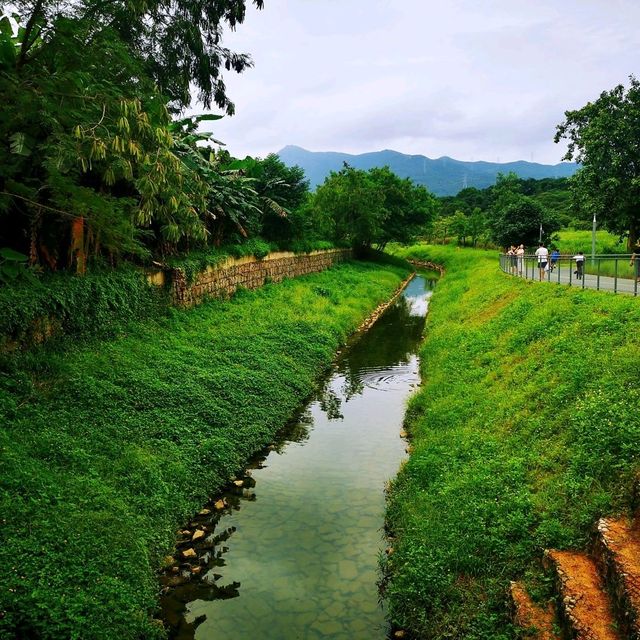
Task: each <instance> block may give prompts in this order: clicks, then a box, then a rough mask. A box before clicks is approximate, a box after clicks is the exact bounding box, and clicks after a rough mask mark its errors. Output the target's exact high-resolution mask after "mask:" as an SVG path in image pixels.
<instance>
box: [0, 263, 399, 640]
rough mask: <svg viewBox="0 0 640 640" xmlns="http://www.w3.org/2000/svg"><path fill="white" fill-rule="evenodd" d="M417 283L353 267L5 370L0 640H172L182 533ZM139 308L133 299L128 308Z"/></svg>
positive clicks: (22, 360)
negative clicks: (175, 566) (165, 589)
mask: <svg viewBox="0 0 640 640" xmlns="http://www.w3.org/2000/svg"><path fill="white" fill-rule="evenodd" d="M404 274H406V269H402V268H399V267H393V266H389V265H387V266H381V265H373V264H366V263H349V264H345V265H342V266H340V267H336V268H334V269H332V270H329V271H327V272H324V273H321V274H314V275H311V276H307V277H304V278H300V279H295V280H287V281H285V282H283V283H282V284H279V285H277V286H274V285H271V286H266V287H264V288H263V289H260V290H258V291H256V292H253V293H248V292H242V293H240V294H239V295H237V296H236V297H234V298H233V299H232V300H229V301H224V302H222V301H212V302H209V303H206V304H203V305H202V306H200V307H198V308H196V309H193V310H190V311H177V310H170V311H169V312H166V311H165V312H164V313H161V312H160V307H156V309H157V312H156V314H155V316H151V317H149V318H148V319H147V320H146V321H145V322H141V321H136V322H133V321H132V322H130V323H128V324H125V323H124V322H123V321H122V319H121V320H120V322H119V324H118V323H115V322H114V324H113V326H112V327H111V331H112V337H111V338H110V339H109V340H104V339H102V340H89V339H83V340H80V341H79V340H77V339H76V340H75V341H74V340H71V339H70V338H69V339H67V340H66V341H62V342H59V343H57V344H53V343H51V344H48V345H47V346H46V347H42V348H39V349H34V350H31V351H29V352H24V353H15V354H14V355H12V356H10V355H5V356H4V357H3V358H2V362H1V368H0V424H1V425H2V430H1V432H0V438H1V443H0V449H1V451H2V474H1V476H0V483H1V484H0V514H1V515H0V528H1V530H2V534H1V535H2V540H3V545H2V548H1V549H0V556H1V561H2V564H3V566H4V567H5V571H4V572H3V574H2V577H1V578H0V612H1V614H0V637H2V638H14V637H16V635H17V637H39V638H43V639H46V638H59V639H65V640H66V639H68V638H91V639H92V640H100V639H105V640H106V639H109V640H110V639H112V638H139V637H145V638H151V637H155V636H156V635H159V633H160V631H159V629H158V627H157V626H156V625H154V624H152V622H151V613H152V612H153V609H154V606H155V596H156V593H157V590H158V587H157V583H156V579H155V571H156V570H157V569H158V568H159V566H160V562H161V558H162V556H163V555H165V554H166V553H168V552H170V551H171V549H172V542H173V541H174V532H175V531H176V529H177V528H178V527H179V526H180V525H181V524H182V523H183V522H184V521H186V520H187V519H188V518H189V516H190V515H191V514H192V513H194V512H195V511H197V510H198V509H199V508H200V507H201V505H202V504H203V502H204V501H205V500H206V499H207V497H208V496H210V495H212V493H213V492H215V490H216V489H217V488H219V487H220V486H221V485H222V484H223V483H225V482H226V481H227V480H228V478H229V477H230V475H231V474H232V473H235V472H237V471H238V470H239V469H240V468H241V465H242V464H243V463H244V461H245V460H246V459H247V457H248V456H249V455H250V454H251V453H253V452H254V451H256V450H257V449H258V448H260V447H262V446H264V445H265V444H267V443H268V442H270V439H271V438H272V437H273V435H274V433H275V432H276V431H277V430H278V429H279V428H280V427H281V426H282V425H283V424H284V423H285V421H286V420H287V419H288V418H289V417H290V416H291V415H292V413H293V411H294V410H295V409H296V407H297V406H299V404H300V403H301V401H302V400H303V399H304V398H305V397H306V396H307V395H308V394H309V393H310V392H311V391H312V389H313V385H314V382H315V381H316V380H317V378H318V376H319V375H320V374H321V373H322V372H323V371H324V370H325V369H326V367H327V366H328V364H329V363H330V361H331V359H332V356H333V353H334V352H335V350H336V348H337V347H338V346H339V345H340V344H341V343H342V342H343V341H344V340H345V338H346V336H347V335H348V334H349V332H351V331H353V329H354V328H355V327H356V326H357V325H358V323H359V322H360V321H361V320H362V319H363V317H364V316H365V315H366V313H367V312H369V311H370V310H371V309H372V308H373V307H374V306H375V305H376V304H377V303H379V302H381V301H382V300H384V299H386V298H388V297H389V295H390V294H391V292H392V291H393V290H394V289H395V288H396V287H397V285H398V283H399V282H400V280H401V278H402V277H403V276H404ZM74 281H80V282H88V281H89V280H88V279H80V280H77V279H74ZM104 282H105V283H106V282H108V281H107V280H105V281H104ZM115 285H116V283H115V282H112V286H115ZM105 286H106V284H105ZM138 294H139V291H137V290H136V288H135V287H132V288H131V289H130V290H127V289H126V288H122V290H121V297H122V300H121V301H120V304H121V305H122V308H123V309H124V307H125V306H126V304H128V303H127V302H126V300H127V299H128V298H129V297H135V296H137V295H138ZM129 306H131V307H133V306H134V305H133V303H131V304H130V305H129ZM75 311H76V313H78V314H79V313H81V312H82V313H84V312H85V308H84V307H83V306H82V305H79V306H78V308H77V309H76V310H75ZM86 312H87V314H89V315H90V314H91V313H93V312H92V311H91V310H90V309H87V310H86ZM116 315H117V314H116ZM99 316H100V314H99V313H98V314H97V316H96V318H93V317H92V316H91V317H89V319H88V320H87V324H88V326H89V327H91V326H94V324H95V322H96V321H97V320H99ZM76 320H77V321H79V318H76Z"/></svg>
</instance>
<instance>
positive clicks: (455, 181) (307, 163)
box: [277, 145, 579, 196]
mask: <svg viewBox="0 0 640 640" xmlns="http://www.w3.org/2000/svg"><path fill="white" fill-rule="evenodd" d="M277 155H278V156H279V157H280V160H282V162H284V163H285V164H286V165H287V166H289V167H292V166H294V165H298V166H299V167H302V169H304V172H305V174H306V176H307V178H308V180H309V183H310V186H311V189H315V187H316V186H317V185H319V184H322V183H323V182H324V179H325V178H326V177H327V176H328V175H329V172H330V171H339V170H340V169H342V167H343V163H345V162H347V163H348V164H349V165H350V166H352V167H354V168H355V169H364V170H368V169H372V168H373V167H384V166H388V167H389V168H390V169H391V171H393V172H394V173H395V174H396V175H398V176H400V177H401V178H411V180H413V181H414V182H415V183H416V184H422V185H424V186H425V187H427V189H429V191H431V192H432V193H434V194H435V195H437V196H450V195H455V194H456V193H458V192H459V191H460V190H461V189H464V188H465V187H476V188H477V189H484V188H485V187H489V186H491V185H492V184H495V181H496V177H497V175H498V174H499V173H505V174H506V173H509V172H511V171H512V172H514V173H515V174H517V175H518V176H519V177H521V178H535V179H537V180H540V179H542V178H566V177H568V176H571V175H573V174H574V173H575V172H576V171H577V170H578V168H579V165H577V164H575V163H573V162H561V163H559V164H554V165H549V164H538V163H536V162H526V161H524V160H519V161H517V162H505V163H498V162H464V161H461V160H454V159H453V158H449V157H447V156H443V157H441V158H436V159H435V160H433V159H431V158H427V157H426V156H420V155H406V154H404V153H399V152H398V151H391V150H388V149H387V150H384V151H374V152H371V153H361V154H359V155H352V154H349V153H339V152H334V151H307V150H306V149H303V148H302V147H296V146H294V145H288V146H286V147H284V149H281V150H280V151H278V154H277Z"/></svg>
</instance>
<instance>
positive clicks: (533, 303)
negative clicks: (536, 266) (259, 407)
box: [384, 246, 640, 640]
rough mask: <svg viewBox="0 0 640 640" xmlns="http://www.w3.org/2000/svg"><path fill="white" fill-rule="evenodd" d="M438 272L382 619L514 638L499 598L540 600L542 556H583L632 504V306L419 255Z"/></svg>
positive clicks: (451, 251)
mask: <svg viewBox="0 0 640 640" xmlns="http://www.w3.org/2000/svg"><path fill="white" fill-rule="evenodd" d="M398 253H399V254H400V255H402V256H404V257H413V258H418V259H422V260H426V259H428V260H433V261H434V262H438V263H440V264H443V265H444V266H445V267H446V275H445V276H444V278H442V279H441V281H440V282H439V283H438V286H437V288H436V291H435V293H434V296H433V298H432V301H431V305H430V311H429V316H428V319H427V326H426V340H425V343H424V345H423V348H422V351H421V370H422V376H423V386H422V387H421V389H420V392H419V393H418V394H417V395H416V396H414V397H413V399H412V401H411V403H410V406H409V409H408V413H407V420H406V423H407V429H408V431H409V432H410V434H411V438H412V453H411V456H410V459H409V461H408V462H407V464H406V465H405V466H404V467H403V469H402V470H401V472H400V473H399V475H398V477H397V479H396V480H395V482H394V483H393V485H392V487H391V489H390V493H389V502H388V513H387V521H388V526H389V527H390V530H391V533H392V534H393V535H394V536H395V539H394V541H393V543H392V545H393V548H394V552H393V553H392V554H391V555H389V556H388V559H387V560H386V561H385V566H384V570H385V571H386V572H387V574H388V576H389V578H388V583H387V584H386V595H387V599H388V602H389V612H390V616H391V619H392V621H393V622H394V623H395V624H396V625H398V626H399V627H401V628H404V629H408V630H410V631H411V632H412V633H413V634H414V635H415V637H428V638H438V639H444V638H447V639H452V638H466V639H469V638H476V639H478V640H479V639H480V638H483V639H486V638H492V639H496V640H497V639H506V638H515V637H517V633H516V631H515V630H514V629H512V627H511V626H510V623H509V616H508V612H507V588H508V584H509V581H510V580H513V579H517V578H520V577H522V576H525V578H526V580H527V581H528V583H529V585H533V586H534V587H535V591H536V593H537V594H538V596H539V597H543V596H544V593H545V579H544V576H543V573H542V570H541V567H540V559H541V556H542V551H543V549H544V548H553V547H556V548H581V547H583V546H584V545H585V544H586V542H587V540H588V538H589V535H590V531H591V530H592V527H593V525H594V523H595V521H596V519H597V518H598V517H599V516H601V515H604V514H612V513H616V512H623V511H625V510H627V509H629V506H630V500H631V484H632V477H633V475H634V472H636V471H637V470H638V467H639V466H640V422H639V421H638V419H637V407H638V406H639V402H640V390H639V389H638V384H637V380H638V366H637V364H638V361H639V358H640V340H639V338H638V335H639V334H638V328H639V327H640V304H638V300H637V299H635V298H632V297H628V296H627V297H625V296H615V295H613V294H611V293H604V292H596V291H580V290H576V289H570V288H568V287H562V286H558V285H555V284H548V283H537V282H527V281H522V280H519V279H516V278H510V277H509V276H508V275H505V274H502V273H501V272H500V271H499V268H498V261H497V252H487V251H484V252H483V251H477V250H471V249H457V248H453V247H427V246H415V247H412V248H409V249H407V250H399V251H398Z"/></svg>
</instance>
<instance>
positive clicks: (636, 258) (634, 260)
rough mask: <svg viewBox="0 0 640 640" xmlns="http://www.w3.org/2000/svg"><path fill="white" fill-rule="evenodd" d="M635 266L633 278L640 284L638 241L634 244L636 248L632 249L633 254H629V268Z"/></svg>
mask: <svg viewBox="0 0 640 640" xmlns="http://www.w3.org/2000/svg"><path fill="white" fill-rule="evenodd" d="M632 265H635V267H636V268H635V269H634V276H635V279H636V282H640V240H638V242H636V246H635V247H634V248H633V253H632V254H631V262H629V266H632Z"/></svg>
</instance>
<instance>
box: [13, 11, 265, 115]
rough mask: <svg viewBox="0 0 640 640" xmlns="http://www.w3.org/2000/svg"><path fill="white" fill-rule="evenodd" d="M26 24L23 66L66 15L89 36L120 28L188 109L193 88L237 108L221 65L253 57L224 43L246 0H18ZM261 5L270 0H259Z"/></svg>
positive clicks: (242, 64) (164, 89)
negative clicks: (79, 23) (229, 96)
mask: <svg viewBox="0 0 640 640" xmlns="http://www.w3.org/2000/svg"><path fill="white" fill-rule="evenodd" d="M12 4H14V5H15V8H16V10H17V15H18V16H19V21H20V22H21V23H22V24H23V25H25V37H24V38H23V40H22V43H21V47H20V52H19V56H18V58H19V59H18V67H23V66H28V63H29V61H30V59H31V58H32V57H33V56H34V50H33V47H34V44H35V43H36V42H37V41H38V39H39V38H42V39H44V40H47V39H48V38H49V37H50V36H51V35H53V34H55V28H54V25H55V23H56V22H57V20H58V19H59V18H70V19H74V20H80V21H82V22H83V23H84V25H85V29H86V30H87V39H88V41H89V42H91V40H92V39H93V38H94V37H95V36H96V34H99V33H101V32H104V31H105V30H107V31H109V32H110V33H112V34H115V35H116V36H117V38H118V39H119V40H120V41H121V42H122V43H123V44H124V45H125V46H126V47H127V48H128V49H129V51H130V52H131V53H132V54H133V55H134V56H135V57H136V58H137V59H138V60H141V61H142V62H143V63H144V65H145V68H146V72H147V73H148V74H150V75H151V77H153V79H154V80H155V82H156V84H157V86H158V88H159V90H160V92H161V93H162V94H163V95H165V96H167V97H168V98H169V99H170V100H171V102H172V103H173V104H174V105H175V106H176V107H177V108H181V107H184V106H187V105H188V104H189V103H190V102H191V87H192V86H193V87H195V88H196V90H197V91H198V99H199V100H200V101H201V102H202V103H203V104H204V105H205V107H206V108H209V107H210V106H211V105H212V104H213V103H215V104H216V105H218V106H219V107H221V108H223V109H225V111H226V112H227V113H228V114H232V113H233V112H234V105H233V102H231V100H230V99H229V98H228V96H227V92H226V86H225V83H224V79H223V76H222V71H223V70H227V71H231V70H233V71H236V72H242V71H243V70H245V69H246V68H247V67H250V66H252V61H251V58H250V57H249V56H248V55H247V54H244V53H235V52H233V51H231V50H230V49H228V48H227V47H225V46H223V41H222V40H223V31H224V27H225V26H226V27H228V28H230V29H235V28H236V26H237V25H239V24H241V23H242V22H243V21H244V19H245V13H246V5H247V4H248V2H247V0H110V1H109V2H106V1H105V0H78V1H75V2H71V1H67V2H64V1H63V2H61V1H60V0H15V1H14V2H13V3H12ZM253 4H254V5H255V6H256V7H257V8H258V9H262V7H263V6H264V0H253Z"/></svg>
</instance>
